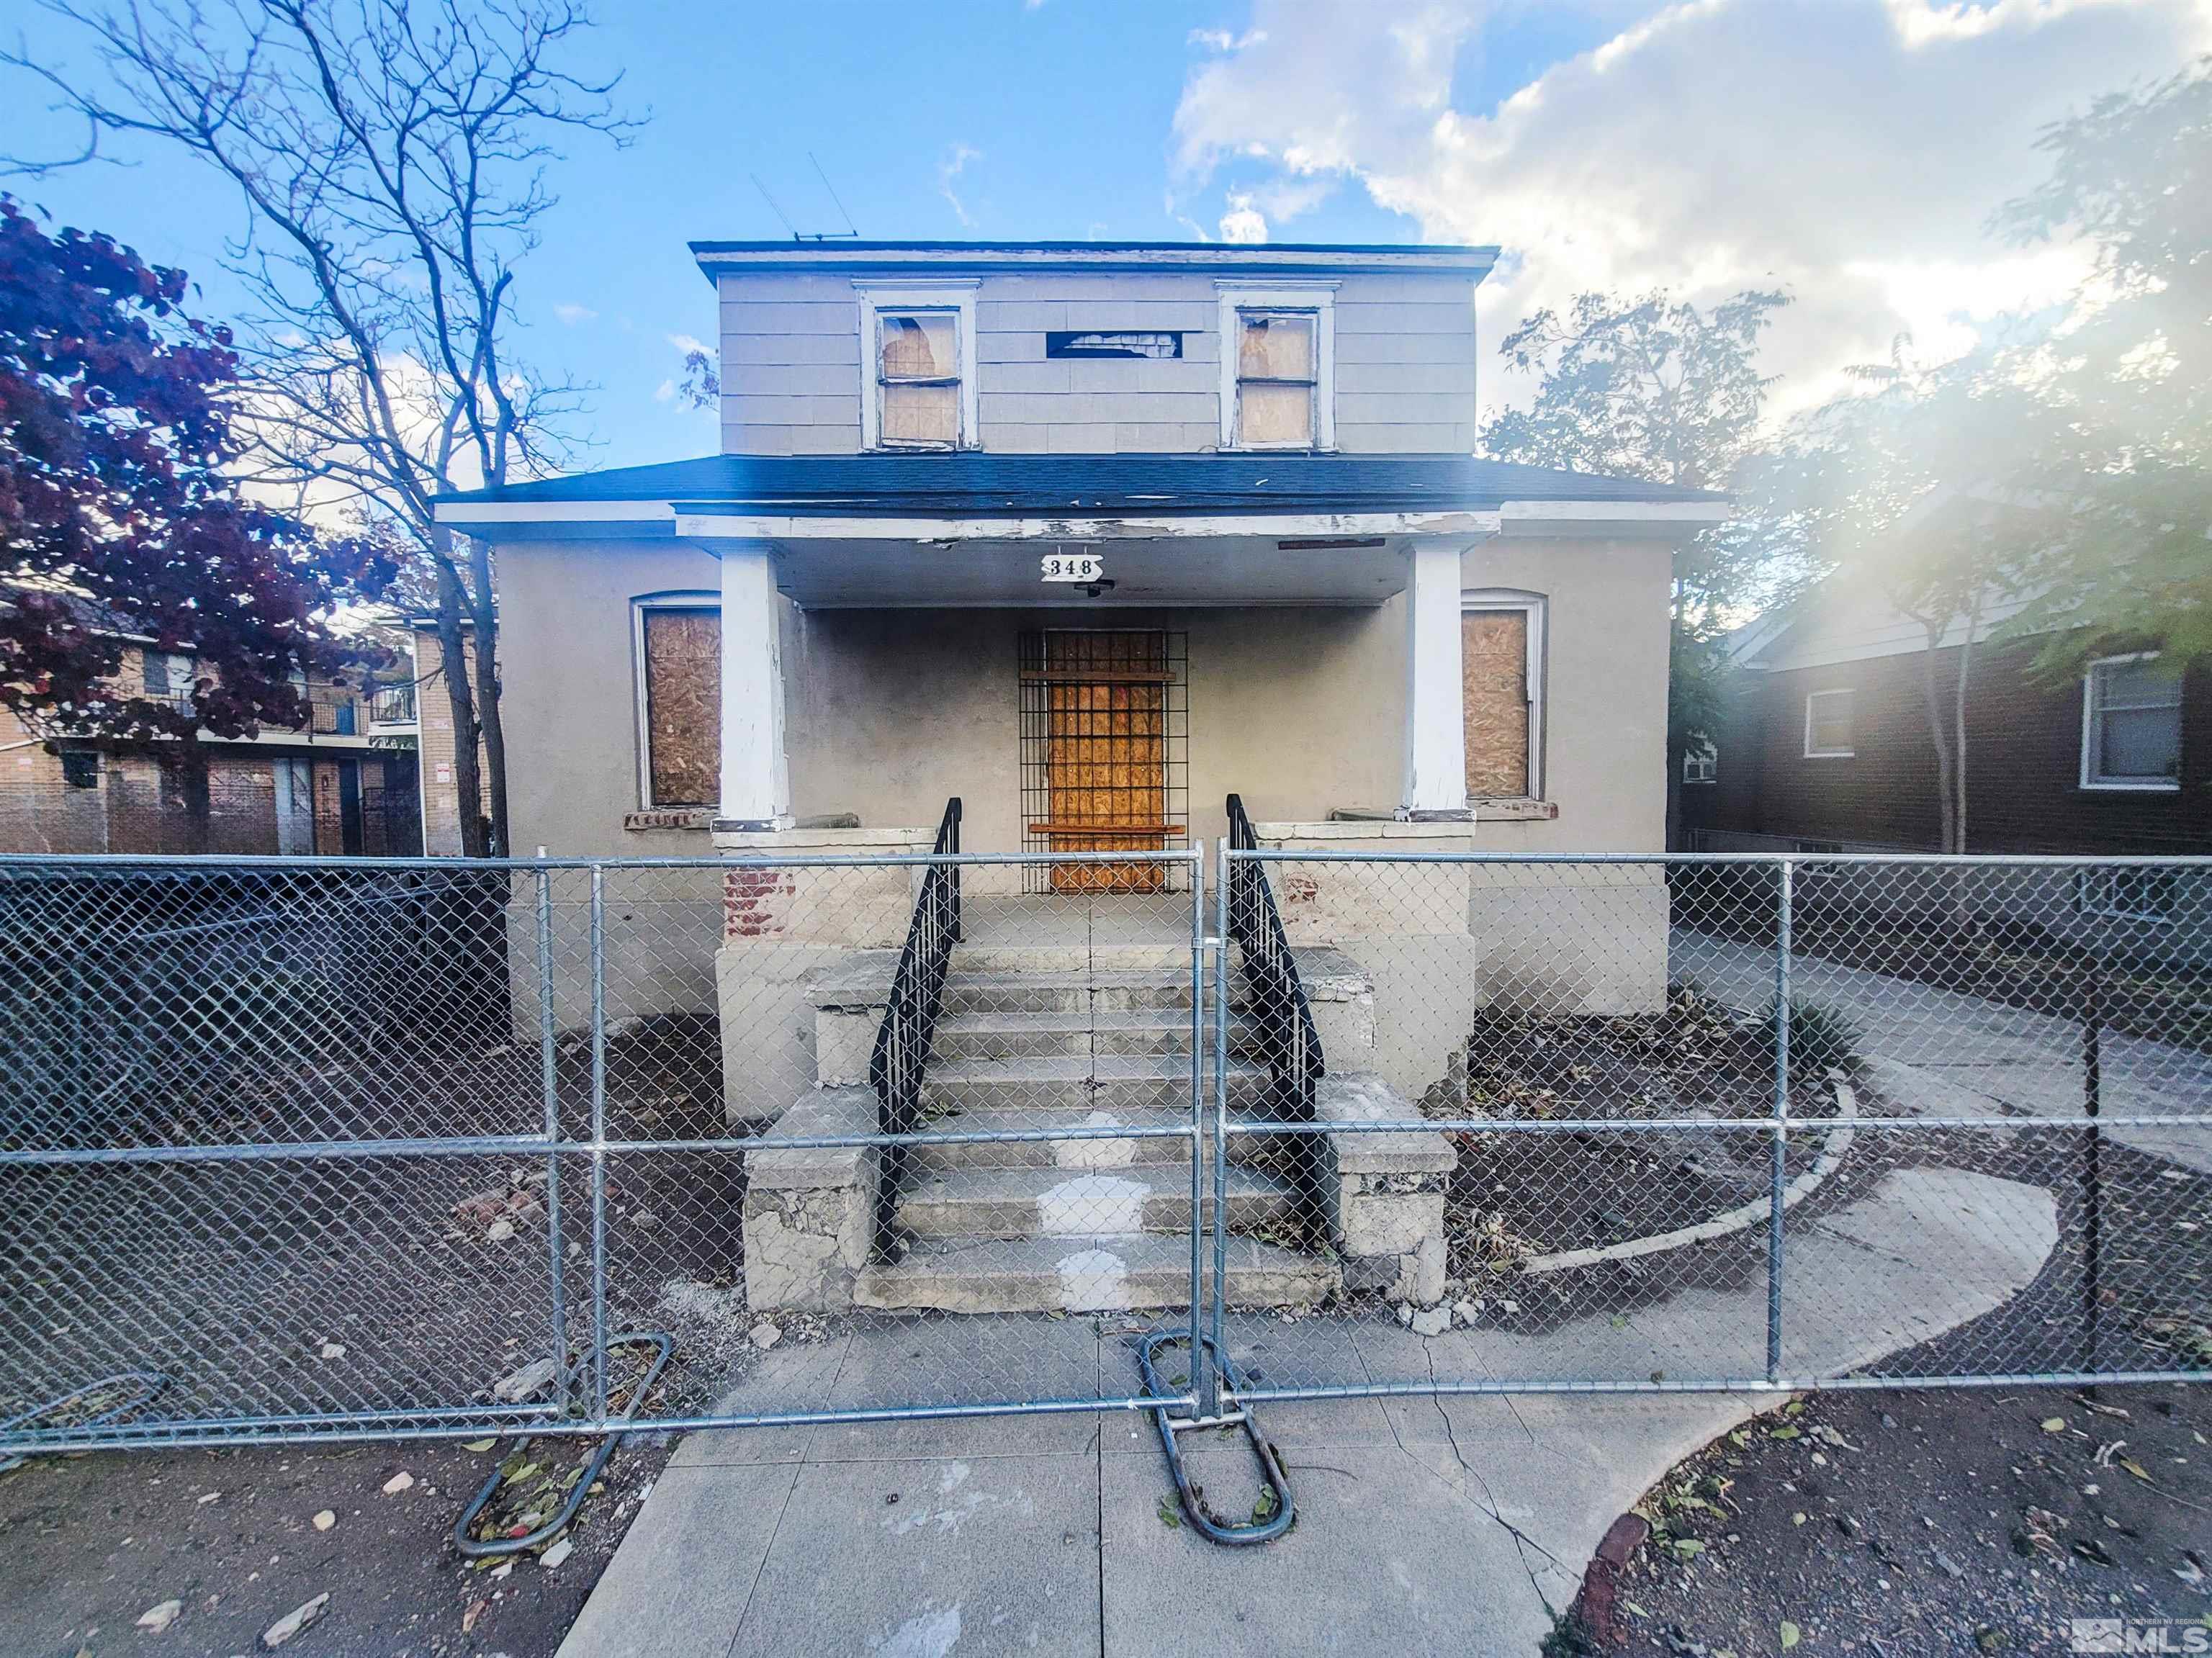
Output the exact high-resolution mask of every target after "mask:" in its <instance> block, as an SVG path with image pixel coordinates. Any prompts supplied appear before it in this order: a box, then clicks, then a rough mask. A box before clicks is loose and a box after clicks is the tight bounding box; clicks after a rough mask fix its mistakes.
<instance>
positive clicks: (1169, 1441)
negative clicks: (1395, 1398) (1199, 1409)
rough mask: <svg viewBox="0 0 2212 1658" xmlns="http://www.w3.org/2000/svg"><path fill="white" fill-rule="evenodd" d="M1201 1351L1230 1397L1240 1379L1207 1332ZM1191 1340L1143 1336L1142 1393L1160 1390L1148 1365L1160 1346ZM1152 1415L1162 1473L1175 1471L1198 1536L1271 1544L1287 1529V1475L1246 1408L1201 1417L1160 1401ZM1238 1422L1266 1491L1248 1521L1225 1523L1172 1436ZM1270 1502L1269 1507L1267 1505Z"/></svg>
mask: <svg viewBox="0 0 2212 1658" xmlns="http://www.w3.org/2000/svg"><path fill="white" fill-rule="evenodd" d="M1198 1339H1199V1340H1200V1342H1201V1343H1203V1344H1204V1347H1205V1351H1206V1353H1207V1354H1208V1355H1209V1356H1211V1357H1212V1360H1213V1363H1214V1366H1215V1370H1216V1374H1218V1376H1220V1378H1221V1385H1222V1389H1223V1391H1224V1392H1225V1394H1228V1395H1229V1396H1230V1397H1231V1398H1232V1399H1233V1398H1234V1397H1235V1396H1236V1395H1237V1394H1240V1393H1242V1392H1243V1389H1244V1378H1243V1376H1241V1375H1239V1374H1238V1373H1237V1367H1236V1366H1235V1365H1234V1364H1233V1363H1231V1362H1230V1359H1229V1356H1228V1355H1227V1354H1226V1353H1225V1352H1223V1351H1221V1349H1220V1348H1219V1347H1218V1345H1215V1343H1214V1340H1213V1338H1212V1336H1200V1337H1199V1338H1198ZM1178 1345H1179V1346H1184V1347H1188V1346H1189V1345H1191V1337H1190V1334H1189V1333H1188V1331H1182V1330H1156V1331H1154V1332H1153V1333H1152V1334H1150V1335H1148V1336H1146V1338H1145V1339H1144V1341H1143V1343H1142V1344H1141V1345H1139V1347H1138V1349H1137V1371H1138V1374H1139V1376H1141V1377H1142V1378H1143V1380H1144V1387H1145V1393H1146V1396H1147V1397H1158V1395H1159V1394H1161V1393H1162V1392H1163V1391H1164V1390H1163V1389H1162V1388H1161V1387H1160V1382H1159V1375H1158V1370H1157V1369H1156V1368H1155V1366H1154V1365H1153V1363H1152V1356H1153V1354H1155V1353H1156V1352H1158V1351H1159V1350H1160V1349H1161V1348H1163V1347H1169V1346H1178ZM1152 1420H1153V1422H1154V1423H1155V1424H1157V1425H1158V1428H1159V1430H1160V1445H1161V1448H1163V1449H1164V1450H1165V1451H1166V1452H1167V1454H1168V1472H1169V1473H1171V1474H1173V1475H1174V1476H1175V1483H1176V1497H1177V1498H1178V1499H1179V1500H1180V1501H1181V1502H1182V1511H1183V1513H1184V1514H1185V1515H1188V1517H1189V1520H1190V1523H1191V1526H1192V1527H1193V1529H1194V1530H1195V1531H1196V1532H1197V1533H1198V1534H1199V1535H1200V1537H1203V1538H1205V1539H1206V1540H1207V1541H1208V1542H1211V1543H1222V1544H1226V1545H1228V1546H1231V1547H1240V1546H1247V1545H1250V1544H1253V1543H1272V1542H1273V1541H1274V1540H1275V1539H1277V1538H1278V1537H1280V1536H1281V1535H1282V1534H1283V1533H1285V1532H1286V1531H1288V1530H1290V1528H1291V1522H1292V1521H1294V1520H1296V1519H1297V1509H1296V1507H1295V1506H1294V1505H1293V1503H1292V1499H1291V1481H1290V1477H1289V1476H1288V1475H1286V1474H1285V1473H1284V1472H1283V1464H1282V1461H1281V1459H1279V1457H1278V1456H1277V1455H1275V1448H1274V1447H1273V1445H1271V1444H1269V1443H1268V1442H1267V1439H1266V1437H1265V1436H1263V1435H1261V1432H1260V1424H1258V1423H1257V1422H1256V1421H1255V1420H1254V1419H1253V1416H1252V1412H1250V1411H1249V1410H1248V1409H1246V1408H1245V1407H1243V1406H1237V1408H1236V1409H1235V1410H1232V1411H1229V1412H1225V1413H1224V1414H1222V1415H1220V1416H1211V1417H1201V1416H1196V1415H1194V1414H1192V1413H1191V1412H1190V1410H1189V1407H1188V1406H1180V1405H1161V1406H1155V1407H1154V1409H1153V1411H1152ZM1230 1427H1241V1428H1243V1430H1244V1437H1245V1440H1246V1442H1249V1444H1250V1445H1251V1447H1252V1455H1254V1456H1255V1458H1257V1459H1258V1461H1259V1464H1260V1473H1261V1477H1262V1478H1263V1479H1266V1480H1267V1491H1266V1493H1265V1495H1263V1496H1262V1497H1261V1500H1260V1502H1259V1503H1257V1504H1255V1506H1254V1509H1253V1513H1254V1515H1255V1518H1254V1519H1253V1521H1251V1523H1250V1524H1249V1525H1242V1526H1238V1525H1231V1524H1228V1523H1226V1522H1225V1521H1221V1520H1218V1519H1216V1518H1215V1517H1214V1515H1212V1513H1210V1512H1209V1511H1208V1510H1207V1509H1206V1503H1205V1500H1204V1498H1203V1497H1200V1493H1199V1490H1198V1488H1197V1487H1196V1486H1195V1485H1192V1484H1191V1481H1190V1472H1189V1470H1188V1469H1187V1468H1185V1467H1183V1461H1182V1448H1181V1447H1180V1446H1178V1445H1177V1444H1176V1435H1177V1434H1178V1433H1181V1432H1182V1431H1184V1430H1186V1429H1190V1428H1230ZM1271 1504H1272V1506H1270V1505H1271Z"/></svg>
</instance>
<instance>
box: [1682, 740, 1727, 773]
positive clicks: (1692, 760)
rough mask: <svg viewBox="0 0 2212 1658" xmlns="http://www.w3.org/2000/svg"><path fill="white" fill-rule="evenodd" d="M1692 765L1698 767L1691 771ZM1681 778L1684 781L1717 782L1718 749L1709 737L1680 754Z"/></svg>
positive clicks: (1718, 771) (1719, 762)
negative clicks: (1696, 769) (1697, 769)
mask: <svg viewBox="0 0 2212 1658" xmlns="http://www.w3.org/2000/svg"><path fill="white" fill-rule="evenodd" d="M1692 766H1695V767H1699V768H1700V769H1699V771H1697V772H1696V773H1694V774H1693V773H1692V771H1691V769H1690V768H1692ZM1682 780H1683V781H1684V782H1685V783H1717V782H1719V781H1720V780H1721V755H1720V750H1718V749H1717V748H1716V747H1714V746H1713V744H1712V742H1711V740H1710V739H1707V740H1705V741H1702V742H1700V743H1699V744H1697V746H1696V747H1694V748H1692V749H1689V750H1686V751H1685V752H1684V754H1683V756H1682Z"/></svg>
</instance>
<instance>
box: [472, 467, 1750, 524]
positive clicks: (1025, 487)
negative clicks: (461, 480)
mask: <svg viewBox="0 0 2212 1658" xmlns="http://www.w3.org/2000/svg"><path fill="white" fill-rule="evenodd" d="M1726 500H1727V497H1726V496H1724V495H1719V494H1717V493H1715V492H1713V491H1711V490H1708V489H1680V488H1677V487H1674V486H1672V485H1668V484H1663V483H1644V482H1643V481H1642V480H1640V479H1637V478H1622V477H1601V476H1597V475H1595V474H1591V473H1584V472H1563V471H1550V470H1548V469H1547V468H1544V467H1540V466H1519V465H1512V464H1510V463H1508V462H1504V461H1496V460H1486V459H1480V458H1478V457H1475V456H1472V455H1461V454H1341V453H1338V454H1302V453H1270V454H1115V455H1006V454H987V453H982V452H962V453H957V454H945V453H916V454H907V453H884V454H856V455H790V456H786V455H706V456H702V457H700V458H699V459H694V460H678V461H668V462H664V463H662V464H660V465H653V466H622V467H614V468H610V469H608V470H606V471H597V472H579V473H575V474H573V475H572V476H569V477H557V478H543V479H538V480H535V481H533V482H531V483H513V484H508V485H507V486H506V487H504V488H502V489H472V490H467V491H464V492H461V493H458V494H453V495H445V496H441V498H440V501H439V509H440V510H439V516H440V517H441V519H447V521H450V522H453V523H455V524H467V523H471V522H482V521H484V519H485V518H489V517H491V516H493V515H484V516H483V518H480V517H479V515H478V513H475V512H471V510H470V509H471V507H486V506H493V505H511V506H518V507H520V506H532V505H535V506H538V507H549V508H557V507H562V506H583V505H585V504H586V503H605V504H607V505H617V504H624V503H635V504H637V505H639V506H641V507H643V506H646V505H647V504H650V505H651V506H653V507H659V508H660V509H662V511H664V512H665V513H668V514H669V515H670V516H674V515H677V514H684V515H692V514H698V515H707V516H713V515H716V514H719V513H739V514H744V515H761V516H774V517H777V518H851V517H866V518H870V519H877V518H887V517H888V518H899V517H911V518H923V519H1060V518H1067V517H1080V518H1085V519H1095V518H1109V517H1120V516H1139V517H1142V518H1145V519H1155V518H1159V517H1163V516H1167V517H1174V516H1206V517H1220V516H1229V515H1237V514H1245V513H1250V514H1259V515H1275V514H1283V513H1438V512H1444V513H1468V512H1496V511H1498V510H1499V509H1500V508H1502V507H1504V506H1506V505H1507V504H1508V503H1509V502H1517V501H1527V502H1531V503H1569V502H1590V503H1613V504H1622V505H1626V504H1628V503H1652V504H1688V503H1711V504H1713V505H1719V504H1721V503H1723V502H1724V501H1726ZM654 515H655V516H659V514H658V513H656V514H654ZM497 516H498V517H501V518H504V517H505V516H506V515H504V514H501V515H497ZM547 516H548V517H553V516H558V514H557V513H548V514H547ZM507 521H510V522H511V521H513V520H512V519H509V520H507Z"/></svg>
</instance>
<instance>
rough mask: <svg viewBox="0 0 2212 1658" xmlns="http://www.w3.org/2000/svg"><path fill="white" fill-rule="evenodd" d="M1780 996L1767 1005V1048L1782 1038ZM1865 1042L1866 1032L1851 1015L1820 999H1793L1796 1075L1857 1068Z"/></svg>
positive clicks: (1763, 1029) (1792, 1059)
mask: <svg viewBox="0 0 2212 1658" xmlns="http://www.w3.org/2000/svg"><path fill="white" fill-rule="evenodd" d="M1780 1006H1781V1003H1780V999H1779V998H1777V999H1776V1000H1775V1001H1773V1002H1771V1003H1770V1004H1768V1005H1767V1010H1766V1020H1765V1023H1764V1024H1763V1025H1762V1026H1761V1027H1760V1032H1761V1035H1763V1036H1764V1038H1765V1048H1766V1051H1767V1052H1768V1053H1769V1054H1771V1053H1773V1052H1774V1048H1775V1045H1776V1044H1777V1043H1778V1042H1779V1041H1780V1040H1781V1036H1780V1032H1779V1030H1778V1028H1777V1027H1778V1024H1779V1023H1780V1022H1779V1020H1778V1017H1777V1014H1778V1011H1779V1009H1780ZM1865 1045H1866V1032H1865V1031H1864V1030H1863V1029H1860V1028H1859V1026H1858V1025H1857V1023H1854V1022H1853V1021H1852V1020H1851V1019H1850V1017H1848V1016H1846V1015H1844V1014H1842V1013H1839V1012H1838V1011H1836V1010H1835V1009H1834V1008H1832V1007H1829V1006H1827V1005H1825V1004H1822V1003H1820V1002H1809V1001H1807V1000H1805V999H1803V998H1802V997H1797V996H1792V997H1791V998H1790V1072H1791V1073H1792V1074H1793V1075H1797V1076H1813V1077H1817V1076H1820V1074H1822V1073H1823V1072H1826V1071H1829V1070H1831V1069H1833V1070H1837V1071H1856V1070H1857V1069H1858V1066H1859V1062H1860V1058H1861V1054H1860V1050H1861V1049H1862V1048H1864V1047H1865Z"/></svg>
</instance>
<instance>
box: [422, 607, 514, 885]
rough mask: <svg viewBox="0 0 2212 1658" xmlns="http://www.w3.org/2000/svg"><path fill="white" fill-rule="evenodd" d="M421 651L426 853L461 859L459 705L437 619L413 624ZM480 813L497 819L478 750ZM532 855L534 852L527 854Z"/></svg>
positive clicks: (480, 748) (426, 619)
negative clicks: (456, 762) (456, 766)
mask: <svg viewBox="0 0 2212 1658" xmlns="http://www.w3.org/2000/svg"><path fill="white" fill-rule="evenodd" d="M410 621H411V625H412V628H413V638H414V648H415V704H416V711H417V713H418V714H420V716H421V725H420V729H419V734H418V738H417V741H418V743H419V745H420V752H421V755H422V851H423V853H424V854H425V855H427V856H428V857H432V858H458V857H459V856H460V855H461V795H460V786H459V783H458V782H457V781H456V780H455V778H454V771H453V757H454V752H455V750H454V742H453V701H452V699H451V698H450V697H449V696H448V695H447V691H446V666H445V661H446V659H445V652H444V650H443V649H442V648H441V646H440V644H439V642H438V630H437V623H436V619H435V617H430V616H416V617H413V618H411V619H410ZM477 794H478V797H479V799H478V805H477V811H478V813H479V814H480V815H481V816H483V817H485V818H487V819H488V818H489V817H490V815H491V793H490V779H489V775H488V774H487V773H486V770H485V768H484V765H483V745H482V744H478V745H477ZM526 850H529V848H526Z"/></svg>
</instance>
